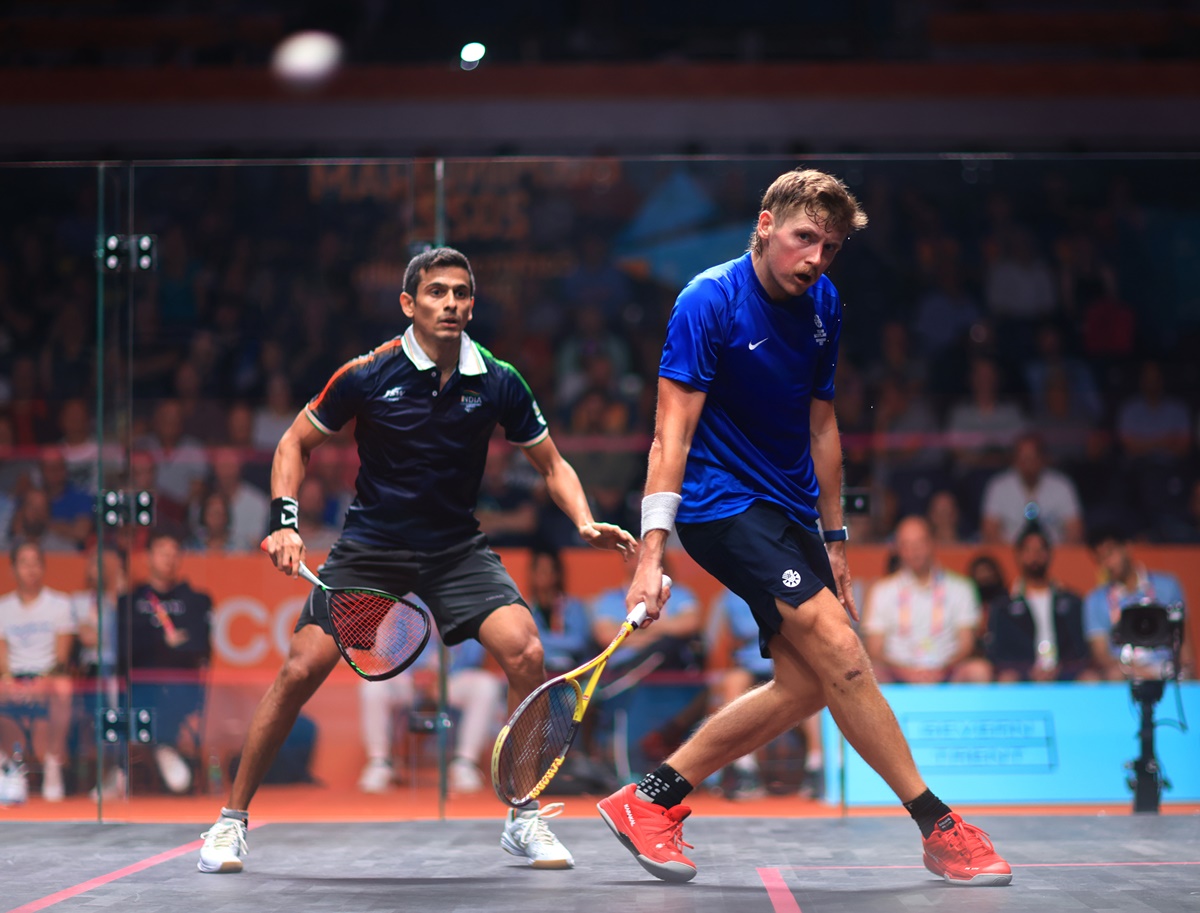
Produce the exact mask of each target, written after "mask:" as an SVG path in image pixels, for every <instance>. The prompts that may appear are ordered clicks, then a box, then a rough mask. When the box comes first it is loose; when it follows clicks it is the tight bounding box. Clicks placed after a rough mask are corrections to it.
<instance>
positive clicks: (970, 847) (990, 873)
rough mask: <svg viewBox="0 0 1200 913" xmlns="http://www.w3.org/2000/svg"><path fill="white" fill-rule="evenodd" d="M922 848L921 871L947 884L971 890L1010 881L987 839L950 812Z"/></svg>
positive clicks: (1005, 866)
mask: <svg viewBox="0 0 1200 913" xmlns="http://www.w3.org/2000/svg"><path fill="white" fill-rule="evenodd" d="M924 844H925V858H924V862H925V868H927V869H929V871H931V872H933V874H934V875H940V876H941V877H942V878H945V879H946V881H948V882H950V884H954V885H960V886H963V887H973V888H974V887H989V886H993V885H1006V884H1008V883H1010V882H1011V881H1012V867H1011V866H1009V864H1008V863H1007V862H1005V861H1004V860H1003V859H1001V858H1000V856H999V854H997V852H996V850H995V848H994V847H993V846H992V841H991V840H990V839H989V838H988V835H987V834H986V833H984V832H983V831H981V830H980V829H979V828H977V827H975V825H973V824H967V823H966V822H965V821H963V819H962V818H960V817H959V816H958V815H956V814H955V813H954V812H951V813H950V814H948V815H946V816H945V817H944V818H942V819H941V820H940V821H938V823H937V824H936V825H934V829H933V833H932V834H930V835H929V836H928V837H926V838H925V840H924Z"/></svg>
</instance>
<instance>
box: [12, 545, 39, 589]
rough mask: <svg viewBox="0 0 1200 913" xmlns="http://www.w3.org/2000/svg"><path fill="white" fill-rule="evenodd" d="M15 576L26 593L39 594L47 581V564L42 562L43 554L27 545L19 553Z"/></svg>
mask: <svg viewBox="0 0 1200 913" xmlns="http://www.w3.org/2000/svg"><path fill="white" fill-rule="evenodd" d="M13 574H14V575H15V576H16V578H17V586H18V587H20V588H21V589H22V590H25V591H26V592H37V591H38V590H40V589H41V588H42V582H43V581H44V580H45V579H46V564H45V562H43V561H42V556H41V553H40V552H39V551H38V550H37V549H36V548H33V547H32V546H29V545H26V546H24V547H22V548H21V549H20V550H19V551H18V552H17V560H16V562H15V563H14V564H13Z"/></svg>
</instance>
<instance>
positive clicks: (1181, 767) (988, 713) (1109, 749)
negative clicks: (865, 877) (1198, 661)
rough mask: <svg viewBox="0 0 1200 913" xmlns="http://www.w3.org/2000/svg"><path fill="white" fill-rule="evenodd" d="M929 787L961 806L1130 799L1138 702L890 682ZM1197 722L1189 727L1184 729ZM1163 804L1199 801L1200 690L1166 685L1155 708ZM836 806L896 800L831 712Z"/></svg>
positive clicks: (829, 766)
mask: <svg viewBox="0 0 1200 913" xmlns="http://www.w3.org/2000/svg"><path fill="white" fill-rule="evenodd" d="M883 692H884V695H885V696H886V697H887V699H888V702H889V703H890V704H891V705H892V709H893V711H895V714H896V719H897V720H898V721H899V723H900V728H901V730H902V731H903V732H904V735H905V737H906V738H907V739H908V743H909V746H910V747H911V748H912V753H913V758H914V759H915V760H916V762H917V766H918V768H919V769H920V771H921V774H922V775H923V776H924V778H925V780H926V782H927V783H928V784H929V786H930V788H931V789H932V790H933V791H934V792H935V793H936V794H937V795H938V796H939V797H941V798H942V799H944V800H945V801H946V802H948V803H951V804H954V803H956V802H957V803H981V804H987V803H997V804H1009V803H1022V802H1027V803H1059V802H1065V803H1070V802H1080V803H1095V802H1113V801H1121V802H1124V801H1130V802H1132V798H1133V792H1132V790H1131V788H1130V787H1129V785H1128V782H1127V780H1128V778H1129V777H1130V776H1131V775H1132V771H1131V770H1130V769H1129V768H1128V766H1127V765H1128V764H1129V763H1130V762H1131V761H1133V760H1134V759H1135V758H1136V757H1138V755H1139V754H1140V752H1141V743H1140V740H1139V736H1138V733H1139V730H1140V727H1141V707H1140V705H1139V704H1138V703H1137V702H1136V701H1134V699H1133V695H1132V691H1131V688H1130V686H1129V685H1128V684H1124V683H1103V684H1019V685H953V684H950V685H884V686H883ZM1181 709H1182V715H1183V720H1184V721H1185V722H1190V725H1189V729H1188V731H1187V732H1181V731H1180V729H1179V728H1178V723H1179V721H1180V714H1181ZM1154 721H1155V723H1156V728H1155V734H1154V754H1155V757H1156V758H1157V759H1158V761H1159V764H1160V766H1161V768H1162V770H1163V773H1164V775H1165V777H1166V779H1167V780H1168V781H1169V782H1170V784H1171V786H1170V788H1169V789H1166V790H1164V791H1163V797H1162V801H1163V802H1164V803H1170V802H1171V801H1172V800H1176V801H1196V800H1200V683H1197V682H1184V683H1182V684H1181V685H1180V686H1179V689H1178V691H1177V690H1176V686H1175V685H1174V684H1168V685H1167V687H1166V693H1165V694H1164V696H1163V698H1162V700H1161V701H1159V702H1158V703H1157V704H1156V705H1155V706H1154ZM822 726H823V729H822V731H823V735H824V739H825V759H826V762H825V777H826V789H825V795H826V799H827V801H829V802H834V803H837V802H839V801H841V799H842V782H843V781H844V783H845V801H846V803H847V804H849V805H889V804H894V803H895V802H896V797H895V795H894V794H893V793H892V791H891V790H890V789H889V788H888V787H887V784H885V783H884V782H883V780H882V779H881V778H880V777H879V775H878V774H876V773H875V772H874V771H873V770H872V769H871V768H870V767H869V766H868V765H867V763H866V762H865V761H863V759H862V758H861V757H860V756H859V754H858V752H856V751H855V750H854V749H853V748H852V747H850V746H849V745H848V744H846V745H845V750H844V766H845V771H844V777H843V776H842V775H841V773H842V772H841V770H840V768H839V760H838V756H839V752H838V744H839V738H840V734H839V732H838V730H837V727H836V726H835V725H834V723H833V720H832V718H831V717H830V716H829V713H828V711H826V712H825V713H824V720H823V724H822Z"/></svg>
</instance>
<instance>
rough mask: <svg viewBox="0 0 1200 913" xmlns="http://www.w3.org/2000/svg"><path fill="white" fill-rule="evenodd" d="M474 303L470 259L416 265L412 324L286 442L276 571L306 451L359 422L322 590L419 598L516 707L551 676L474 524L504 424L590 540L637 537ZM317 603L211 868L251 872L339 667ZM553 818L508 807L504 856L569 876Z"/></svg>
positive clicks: (447, 254)
mask: <svg viewBox="0 0 1200 913" xmlns="http://www.w3.org/2000/svg"><path fill="white" fill-rule="evenodd" d="M474 296H475V278H474V276H473V274H472V272H471V265H470V263H469V262H468V260H467V258H466V257H465V256H463V255H462V254H461V253H459V252H458V251H456V250H453V249H451V248H437V249H434V250H431V251H427V252H425V253H423V254H420V255H418V256H417V257H414V258H413V260H412V261H411V262H410V263H409V265H408V269H407V270H406V271H405V275H404V292H403V294H402V295H401V296H400V304H401V307H402V308H403V309H404V313H405V315H406V316H407V317H409V318H410V319H411V320H412V325H411V326H410V327H409V328H408V329H407V330H406V331H405V332H404V334H403V335H402V336H399V337H397V338H395V339H393V340H391V341H390V342H386V343H384V344H383V345H381V346H380V347H379V348H377V349H375V350H374V351H373V352H371V353H369V354H367V355H363V356H361V357H359V358H356V359H354V360H352V361H350V362H347V363H346V364H345V365H343V366H342V367H341V368H340V369H339V370H338V371H337V372H336V373H335V374H334V375H333V377H332V378H330V380H329V383H327V384H326V385H325V389H324V390H322V391H321V392H320V393H319V394H318V395H317V396H316V397H315V398H314V399H313V400H312V401H311V402H310V403H309V404H308V405H307V406H306V407H305V408H304V410H303V411H302V412H301V413H300V414H299V415H298V416H297V417H296V420H295V422H294V423H293V424H292V426H291V428H290V429H289V430H288V431H287V432H286V433H285V434H284V435H283V438H282V439H281V440H280V442H279V446H278V448H277V449H276V451H275V460H274V463H273V464H272V467H271V495H272V498H273V499H274V500H273V501H272V505H271V533H270V536H269V537H268V541H267V550H268V552H269V554H270V556H271V560H272V561H273V562H274V563H275V566H276V567H277V568H279V569H280V570H281V571H283V572H284V573H287V574H290V575H293V576H294V575H295V574H296V572H297V568H298V567H299V563H300V561H302V560H303V558H304V543H303V541H302V540H301V538H300V535H299V532H298V531H297V528H296V522H295V517H296V513H297V505H296V501H295V498H296V492H297V490H298V489H299V487H300V482H301V480H302V479H303V477H304V468H305V466H306V464H307V462H308V456H309V454H310V453H311V452H312V451H313V449H314V448H316V447H318V446H319V445H320V444H322V443H323V442H324V441H325V440H327V439H328V437H329V436H330V435H331V434H333V433H335V432H336V431H338V430H339V429H340V428H342V427H343V426H344V425H345V424H346V423H347V422H348V421H350V420H351V419H354V420H355V426H354V437H355V441H356V442H357V444H358V454H359V459H360V462H361V468H360V469H359V473H358V479H357V481H356V483H355V487H356V497H355V499H354V502H353V503H352V504H351V505H350V508H349V510H348V511H347V513H346V520H345V524H344V526H343V529H342V535H341V537H340V538H339V539H338V541H337V542H336V543H335V544H334V546H333V548H332V549H331V550H330V553H329V557H328V559H327V560H326V562H325V564H324V565H323V566H322V567H321V578H322V580H324V581H325V583H326V584H328V585H329V586H333V587H345V586H364V587H373V588H375V589H380V590H383V591H385V592H390V593H408V592H413V593H415V594H416V595H417V596H419V597H420V598H421V599H422V600H423V601H424V602H425V604H426V605H428V606H429V608H430V609H431V611H432V612H433V615H434V618H435V619H436V620H437V624H438V628H439V630H440V632H441V635H442V639H443V640H444V641H445V642H446V643H447V644H448V645H451V646H452V645H454V644H456V643H460V642H462V641H463V640H466V639H468V638H476V639H478V640H479V642H480V643H482V644H483V646H484V647H485V648H486V649H487V650H488V652H489V653H491V654H492V656H493V657H494V658H495V659H496V661H497V663H499V665H500V668H501V669H502V670H503V671H504V674H505V675H506V676H507V677H508V685H509V688H508V701H509V709H510V711H511V710H512V709H514V708H515V707H516V706H517V704H519V703H520V702H521V701H522V700H523V699H524V698H525V697H526V696H527V695H528V694H529V693H530V692H531V691H533V689H534V688H536V687H537V686H538V685H540V684H541V683H542V682H543V681H544V679H545V670H544V668H543V665H542V645H541V642H540V640H539V639H538V632H537V627H536V625H535V624H534V620H533V616H532V615H531V614H530V612H529V608H528V606H527V605H526V603H525V601H524V600H523V599H522V598H521V594H520V593H519V592H518V590H517V587H516V584H514V583H513V581H512V578H511V577H510V576H509V575H508V572H507V571H506V570H505V569H504V565H503V564H501V562H500V559H499V558H498V557H497V556H496V555H495V553H494V552H492V550H491V549H490V548H489V547H488V543H487V539H486V538H485V537H484V535H483V533H481V532H480V531H479V524H478V522H476V520H475V513H474V512H475V502H476V498H477V497H478V494H479V486H480V481H481V479H482V478H483V470H484V464H485V463H486V461H487V451H488V441H489V440H490V439H491V436H492V432H493V430H494V429H495V427H496V425H497V424H499V425H500V426H502V427H503V428H504V431H505V436H506V437H507V438H508V440H509V441H510V442H512V443H513V444H516V445H517V446H519V447H521V448H523V450H524V452H525V455H526V456H527V457H528V458H529V460H530V462H531V463H533V465H534V466H535V467H536V468H537V470H538V472H540V473H541V475H542V477H543V478H544V479H545V481H546V487H547V489H548V490H549V492H550V495H551V497H553V499H554V501H555V503H556V504H557V505H558V506H559V507H560V508H561V509H562V510H563V512H564V513H565V514H566V515H567V516H568V517H570V518H571V520H572V522H574V524H575V527H576V528H577V529H578V530H579V535H580V536H581V537H582V538H583V540H584V541H585V542H587V543H588V544H589V545H593V546H595V547H597V548H607V549H615V550H617V551H619V552H621V553H622V554H624V555H625V556H626V557H628V556H630V555H632V554H633V553H634V552H635V551H636V548H637V540H636V539H635V538H634V537H633V536H632V535H630V534H629V533H628V532H626V531H625V530H623V529H621V528H620V527H617V526H613V525H611V524H607V523H596V522H595V521H594V520H593V519H592V514H591V511H590V509H589V508H588V503H587V498H586V496H585V495H584V492H583V488H582V487H581V485H580V483H579V477H578V476H577V475H576V474H575V471H574V470H573V469H572V468H571V466H570V465H569V464H568V463H567V462H566V460H564V459H563V458H562V456H561V454H559V452H558V448H556V447H555V446H554V442H553V441H552V440H551V439H550V434H549V432H548V430H547V428H546V421H545V419H544V418H543V417H542V414H541V411H540V410H539V409H538V406H537V403H536V402H535V401H534V398H533V394H532V392H531V391H530V389H529V387H528V386H527V385H526V384H525V381H524V380H523V379H522V378H521V376H520V374H518V373H517V371H516V369H515V368H513V366H512V365H509V364H507V363H505V362H503V361H500V360H499V359H498V358H496V357H495V356H494V355H492V353H491V352H489V351H488V350H487V349H485V348H483V347H482V346H480V345H479V344H477V343H475V342H473V341H471V339H470V338H469V337H468V336H467V334H466V332H464V331H465V329H466V326H467V323H468V322H469V321H470V319H471V310H472V307H473V305H474ZM314 598H317V596H316V594H315V591H314V595H313V596H310V597H309V601H308V603H307V604H306V606H305V608H304V610H303V611H302V612H301V615H300V619H299V621H298V622H297V624H296V632H295V634H294V635H293V636H292V643H291V649H290V652H289V655H288V658H287V660H286V662H285V663H284V665H283V668H282V669H281V670H280V672H279V675H278V677H277V678H276V679H275V682H274V683H273V684H272V685H271V688H270V690H269V691H268V692H267V694H266V696H265V697H264V698H263V700H262V701H261V703H260V704H259V706H258V709H257V710H256V711H255V714H254V718H253V720H252V721H251V724H250V731H249V733H248V734H247V737H246V746H245V749H244V750H243V753H242V762H241V764H240V765H239V767H238V772H237V777H236V778H235V780H234V782H233V785H232V787H231V790H230V794H229V801H228V804H227V806H226V807H225V808H223V809H222V810H221V817H220V818H218V819H217V822H216V824H214V825H213V826H212V828H210V829H209V831H208V832H207V833H206V834H205V835H204V836H205V842H204V846H203V847H202V848H201V851H200V862H199V864H198V866H199V869H200V871H202V872H240V871H241V870H242V856H244V855H245V853H246V824H247V818H248V812H247V806H248V805H249V804H250V800H251V798H252V797H253V795H254V793H255V791H256V790H257V788H258V786H259V784H260V783H261V782H262V779H263V776H264V775H265V774H266V771H267V769H268V767H269V766H270V764H271V761H272V759H273V758H274V757H275V754H276V752H277V751H278V749H279V746H280V745H281V744H282V742H283V740H284V739H285V738H286V736H287V734H288V732H289V731H290V729H291V727H292V724H293V722H294V721H295V719H296V717H297V715H298V714H299V712H300V708H301V707H302V706H303V705H304V703H305V702H306V701H307V700H308V699H309V697H311V696H312V694H313V693H314V692H315V691H316V689H317V688H318V686H319V685H320V684H321V683H322V682H323V681H324V680H325V678H326V676H328V675H329V673H330V671H332V669H333V667H334V666H335V665H336V664H337V662H338V658H339V653H338V650H337V647H336V646H335V645H334V642H333V637H332V635H331V633H330V632H329V631H328V630H326V629H325V627H324V626H325V625H327V624H328V619H327V618H323V617H322V616H323V615H324V613H322V612H317V613H314V612H313V611H312V600H313V599H314ZM558 808H561V806H558ZM556 813H557V811H556V810H555V809H554V808H553V807H550V806H548V807H547V808H545V809H539V808H537V807H536V806H534V807H532V808H527V809H524V810H522V811H521V812H520V813H517V812H515V811H509V813H508V817H507V819H506V821H505V826H504V831H503V833H502V835H501V840H500V844H501V846H502V847H503V848H504V849H505V850H507V851H508V852H509V853H512V854H513V855H516V856H521V857H523V858H525V859H526V860H527V861H528V863H529V865H531V866H533V867H534V868H553V869H563V868H570V867H571V866H573V865H574V861H573V860H572V858H571V854H570V853H569V852H567V850H566V848H565V847H564V846H563V845H562V844H561V843H560V842H559V840H558V838H557V837H555V836H554V834H553V833H552V832H551V831H550V828H549V827H548V826H547V824H546V818H548V817H553V814H556Z"/></svg>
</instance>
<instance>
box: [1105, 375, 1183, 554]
mask: <svg viewBox="0 0 1200 913" xmlns="http://www.w3.org/2000/svg"><path fill="white" fill-rule="evenodd" d="M1116 424H1117V437H1118V440H1119V441H1120V444H1121V449H1122V451H1123V453H1124V458H1125V459H1124V466H1123V473H1122V474H1123V477H1124V478H1123V482H1124V485H1125V490H1126V492H1127V493H1128V505H1127V506H1128V508H1129V509H1131V510H1132V511H1135V513H1134V514H1133V516H1132V518H1131V522H1133V523H1135V524H1136V526H1137V529H1138V530H1139V531H1142V530H1145V529H1147V528H1152V527H1153V526H1154V525H1155V523H1156V521H1157V518H1159V517H1161V516H1163V515H1165V514H1178V513H1180V511H1179V507H1180V505H1181V504H1182V503H1183V499H1184V497H1185V491H1186V486H1187V485H1188V484H1189V482H1190V479H1189V478H1188V475H1189V473H1188V465H1187V462H1188V456H1189V453H1190V450H1191V417H1190V415H1189V412H1188V406H1187V404H1186V403H1185V402H1183V400H1181V399H1179V398H1177V397H1175V396H1171V395H1169V394H1168V392H1167V386H1166V379H1165V377H1164V374H1163V369H1162V366H1161V365H1160V364H1159V363H1158V362H1157V361H1147V362H1145V363H1144V364H1142V366H1141V370H1140V372H1139V380H1138V395H1137V396H1134V397H1131V398H1129V399H1127V400H1126V401H1125V402H1124V403H1123V404H1122V405H1121V408H1120V411H1119V413H1118V415H1117V423H1116Z"/></svg>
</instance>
